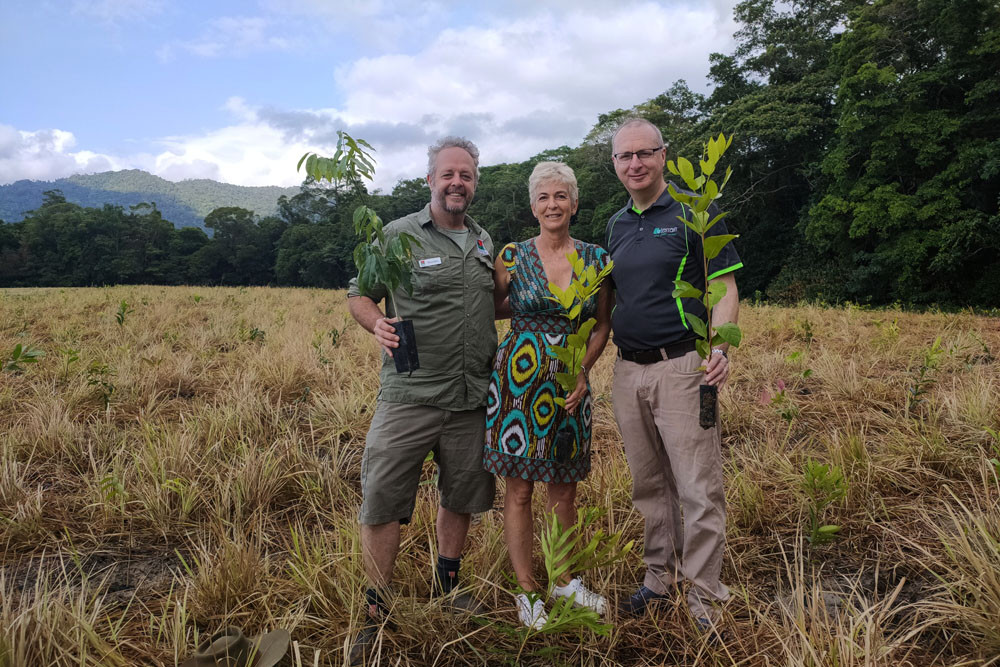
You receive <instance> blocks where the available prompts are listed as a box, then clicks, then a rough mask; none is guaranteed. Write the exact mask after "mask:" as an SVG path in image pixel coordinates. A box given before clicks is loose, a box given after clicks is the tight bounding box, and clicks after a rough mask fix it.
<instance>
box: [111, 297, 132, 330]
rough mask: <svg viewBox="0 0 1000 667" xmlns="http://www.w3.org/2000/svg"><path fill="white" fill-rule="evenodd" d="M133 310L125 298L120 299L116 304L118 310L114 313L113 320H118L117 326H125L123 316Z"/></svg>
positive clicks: (126, 315)
mask: <svg viewBox="0 0 1000 667" xmlns="http://www.w3.org/2000/svg"><path fill="white" fill-rule="evenodd" d="M132 312H134V310H133V309H132V308H129V305H128V302H127V301H125V299H122V300H121V303H119V304H118V312H116V313H115V321H116V322H118V326H119V327H123V326H125V318H126V317H128V316H129V314H131V313H132Z"/></svg>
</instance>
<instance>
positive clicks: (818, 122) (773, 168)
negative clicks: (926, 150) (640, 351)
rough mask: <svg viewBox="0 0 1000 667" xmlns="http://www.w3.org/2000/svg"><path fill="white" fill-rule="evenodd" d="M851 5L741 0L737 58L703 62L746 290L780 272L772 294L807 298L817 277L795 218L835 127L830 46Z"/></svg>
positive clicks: (851, 1)
mask: <svg viewBox="0 0 1000 667" xmlns="http://www.w3.org/2000/svg"><path fill="white" fill-rule="evenodd" d="M858 2H859V0H793V1H792V2H780V1H779V0H744V2H741V3H740V4H738V5H737V6H736V9H735V15H736V19H737V20H738V21H739V22H740V24H741V27H740V29H739V31H737V33H736V35H735V37H736V42H737V46H736V50H735V52H734V53H733V54H732V55H728V56H727V55H722V54H712V56H711V62H712V66H711V73H710V78H711V79H712V80H713V81H714V82H715V84H716V88H715V90H714V91H713V92H712V94H711V96H710V97H709V98H708V100H707V102H706V105H705V111H706V112H707V113H708V114H710V120H709V121H708V122H707V127H706V130H705V131H704V134H705V135H709V134H716V133H718V132H720V131H725V132H726V133H727V134H728V133H732V134H733V135H734V136H735V142H734V144H733V148H732V149H731V150H732V158H731V161H732V164H734V165H736V168H735V171H734V175H733V178H732V181H731V182H730V185H729V188H728V189H727V193H728V195H729V196H730V197H731V199H730V200H729V204H727V206H728V207H730V208H731V210H732V214H731V216H730V218H729V220H727V222H728V224H729V227H730V229H731V230H732V231H734V232H736V233H739V234H740V239H739V240H738V241H737V244H738V247H739V251H740V255H741V257H742V258H743V260H744V263H745V268H744V269H743V270H741V272H740V291H741V292H742V293H744V294H751V293H753V292H755V291H757V290H760V291H761V292H764V291H766V290H767V289H768V286H769V285H771V284H772V282H773V281H774V280H775V278H776V277H777V276H778V274H779V273H780V272H782V271H783V270H784V272H785V275H784V276H782V279H781V280H780V281H779V285H777V286H775V287H780V288H779V289H775V290H773V292H774V295H775V296H783V297H786V298H793V299H794V298H803V297H807V296H815V294H814V293H811V292H810V287H809V285H808V281H809V280H815V278H816V276H817V274H820V275H822V271H817V268H818V267H822V266H823V262H822V261H821V258H820V257H817V256H815V253H813V252H811V249H810V248H809V247H808V246H807V245H806V244H805V243H804V239H803V236H802V233H801V231H800V230H799V226H798V222H799V220H800V217H801V216H802V215H803V213H804V211H805V210H806V209H807V207H808V205H809V203H810V200H811V197H812V183H813V181H814V180H815V177H816V174H817V171H818V168H819V163H820V162H821V160H822V158H823V155H824V151H825V149H826V146H827V144H828V143H829V141H830V140H831V137H832V136H833V132H834V130H835V128H836V122H835V119H834V112H833V103H834V96H835V92H836V84H837V78H836V75H835V73H833V72H832V71H831V69H830V62H829V59H830V54H831V49H832V47H833V45H835V44H836V43H837V42H838V41H839V40H840V39H841V38H842V36H843V23H844V20H845V19H846V16H847V12H848V10H849V8H850V7H851V6H853V5H856V4H858ZM803 283H806V284H803Z"/></svg>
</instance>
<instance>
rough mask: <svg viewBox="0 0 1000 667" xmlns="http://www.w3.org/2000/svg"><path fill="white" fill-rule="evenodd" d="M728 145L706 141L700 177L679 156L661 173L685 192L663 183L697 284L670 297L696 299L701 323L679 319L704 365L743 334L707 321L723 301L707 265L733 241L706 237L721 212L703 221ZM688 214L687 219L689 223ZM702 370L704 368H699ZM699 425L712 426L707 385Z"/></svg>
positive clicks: (714, 396) (714, 397)
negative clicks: (695, 247) (687, 238)
mask: <svg viewBox="0 0 1000 667" xmlns="http://www.w3.org/2000/svg"><path fill="white" fill-rule="evenodd" d="M732 142H733V137H732V135H730V136H729V137H728V138H727V137H726V136H725V135H724V134H722V133H719V136H718V137H715V138H711V139H709V140H708V143H707V144H705V150H704V152H703V155H702V158H701V159H700V160H699V161H698V165H699V167H700V169H701V175H699V176H695V175H694V166H693V165H692V164H691V162H690V161H689V160H687V159H686V158H683V157H678V158H677V163H676V164H675V163H674V161H673V160H670V161H669V162H667V169H668V170H669V171H670V173H671V174H673V175H674V176H679V177H680V178H681V179H682V180H683V181H684V184H685V185H686V186H687V188H688V190H690V191H691V193H693V194H689V193H687V192H679V191H678V190H676V189H675V188H674V186H673V184H672V183H668V184H667V192H669V193H670V196H671V198H673V200H674V201H676V202H679V203H680V204H682V205H683V210H684V215H683V216H678V217H677V219H678V220H680V221H681V222H683V223H684V225H685V226H686V227H687V228H688V229H690V230H691V231H693V232H694V233H695V234H697V235H698V237H699V238H700V239H701V249H702V252H701V257H696V258H695V261H697V262H698V263H699V264H700V266H701V270H702V276H703V285H704V286H705V289H704V290H702V289H700V288H698V287H695V286H694V285H692V284H691V283H689V282H687V281H684V280H680V278H679V277H678V279H677V280H675V281H674V288H675V289H674V291H673V298H675V299H698V300H700V302H701V304H702V306H703V307H704V310H705V319H704V320H702V319H701V318H700V317H698V316H697V315H695V314H693V313H691V312H688V310H687V309H686V308H685V309H684V318H685V320H686V321H687V322H688V324H689V325H690V326H691V329H692V331H694V333H695V335H697V337H698V338H697V340H696V341H695V347H696V348H697V350H698V354H699V355H700V356H701V358H702V359H704V360H706V362H707V361H708V358H709V356H710V355H711V354H712V348H713V347H715V346H716V345H721V344H722V343H728V344H729V345H730V346H732V347H739V345H740V341H741V340H742V339H743V332H742V331H741V330H740V328H739V327H738V326H737V325H736V324H735V323H733V322H726V323H724V324H720V325H719V326H714V324H713V322H712V312H713V310H714V308H715V306H717V305H718V304H719V302H720V301H722V299H723V298H724V297H725V296H726V285H725V283H723V282H722V281H719V280H716V281H714V282H709V279H708V277H709V272H708V262H709V260H712V259H715V258H716V257H718V255H719V253H720V252H722V249H723V248H725V247H726V245H727V244H728V243H729V242H730V241H732V240H733V239H735V238H738V235H737V234H714V235H711V236H709V235H708V232H709V231H710V230H711V229H712V227H714V226H715V225H716V223H718V222H719V221H720V220H722V219H723V218H724V217H726V212H721V213H719V214H717V215H716V216H715V217H714V218H711V219H709V207H710V206H711V205H712V204H713V203H714V202H715V200H716V199H718V198H719V197H721V196H722V191H723V190H724V189H725V187H726V183H728V182H729V177H730V176H732V173H733V168H732V167H726V175H725V176H724V177H723V179H722V182H721V183H717V182H716V181H714V180H712V174H714V173H715V168H716V167H717V166H718V163H719V159H720V158H722V156H723V154H724V153H725V152H726V150H727V149H728V148H729V146H730V145H731V144H732ZM689 214H690V219H688V218H689ZM702 369H704V367H702ZM700 401H701V403H700V409H699V419H698V421H699V423H700V424H701V427H702V428H712V427H714V426H715V424H716V408H717V404H718V387H716V386H711V385H707V384H703V385H701V390H700Z"/></svg>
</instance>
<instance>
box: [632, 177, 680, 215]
mask: <svg viewBox="0 0 1000 667" xmlns="http://www.w3.org/2000/svg"><path fill="white" fill-rule="evenodd" d="M671 185H673V186H674V190H677V191H678V192H682V190H681V189H680V188H678V187H677V186H676V185H674V183H673V181H667V186H668V187H666V188H664V189H663V192H662V193H660V196H659V197H657V198H656V201H654V202H653V203H652V204H650V205H649V208H647V209H646V210H645V211H643V213H645V212H646V211H651V210H653V209H654V208H657V207H660V206H662V207H667V206H672V205H673V203H674V198H673V197H671V196H670V188H669V186H671ZM627 206H628V210H629V211H631V212H632V213H635V201H634V200H633V199H632V198H631V197H629V198H628V204H627Z"/></svg>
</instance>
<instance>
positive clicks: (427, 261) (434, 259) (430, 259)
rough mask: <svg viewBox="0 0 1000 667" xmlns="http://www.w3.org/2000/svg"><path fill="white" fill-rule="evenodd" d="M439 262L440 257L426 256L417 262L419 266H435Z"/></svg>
mask: <svg viewBox="0 0 1000 667" xmlns="http://www.w3.org/2000/svg"><path fill="white" fill-rule="evenodd" d="M440 263H441V258H440V257H428V258H427V259H422V260H420V262H419V264H420V268H424V267H425V266H437V265H438V264H440Z"/></svg>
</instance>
